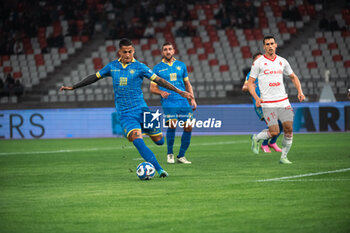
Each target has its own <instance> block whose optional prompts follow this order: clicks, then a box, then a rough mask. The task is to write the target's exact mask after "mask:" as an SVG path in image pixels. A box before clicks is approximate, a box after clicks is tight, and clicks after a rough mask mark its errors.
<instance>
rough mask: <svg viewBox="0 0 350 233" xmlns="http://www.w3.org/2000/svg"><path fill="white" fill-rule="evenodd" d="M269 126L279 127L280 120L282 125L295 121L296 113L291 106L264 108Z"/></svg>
mask: <svg viewBox="0 0 350 233" xmlns="http://www.w3.org/2000/svg"><path fill="white" fill-rule="evenodd" d="M262 110H263V113H264V118H265V121H266V124H267V126H272V125H278V120H280V121H281V122H282V123H283V122H285V121H293V118H294V112H293V108H292V106H291V105H288V106H286V107H262Z"/></svg>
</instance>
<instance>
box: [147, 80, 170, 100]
mask: <svg viewBox="0 0 350 233" xmlns="http://www.w3.org/2000/svg"><path fill="white" fill-rule="evenodd" d="M149 89H150V91H151V93H153V94H156V95H161V96H162V97H163V98H164V99H166V98H168V96H169V95H170V93H169V92H166V91H162V90H160V89H159V87H158V85H157V84H156V83H155V82H151V84H150V87H149Z"/></svg>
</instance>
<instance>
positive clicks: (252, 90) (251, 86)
mask: <svg viewBox="0 0 350 233" xmlns="http://www.w3.org/2000/svg"><path fill="white" fill-rule="evenodd" d="M254 81H255V78H252V77H249V79H248V84H247V86H248V90H249V93H250V94H251V95H252V96H253V98H254V99H255V101H256V106H257V107H260V106H261V103H262V102H263V100H262V99H261V98H260V97H259V96H258V95H257V94H256V92H255V84H254Z"/></svg>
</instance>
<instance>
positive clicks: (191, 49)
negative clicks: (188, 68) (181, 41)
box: [187, 48, 196, 54]
mask: <svg viewBox="0 0 350 233" xmlns="http://www.w3.org/2000/svg"><path fill="white" fill-rule="evenodd" d="M187 54H196V49H195V48H190V49H187Z"/></svg>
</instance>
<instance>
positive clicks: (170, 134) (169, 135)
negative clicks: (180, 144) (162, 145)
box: [166, 128, 176, 154]
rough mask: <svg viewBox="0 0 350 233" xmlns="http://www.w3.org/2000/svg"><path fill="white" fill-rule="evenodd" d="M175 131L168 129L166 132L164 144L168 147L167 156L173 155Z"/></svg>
mask: <svg viewBox="0 0 350 233" xmlns="http://www.w3.org/2000/svg"><path fill="white" fill-rule="evenodd" d="M175 131H176V129H172V128H168V130H167V131H166V144H167V146H168V154H174V151H173V147H174V142H175Z"/></svg>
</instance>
